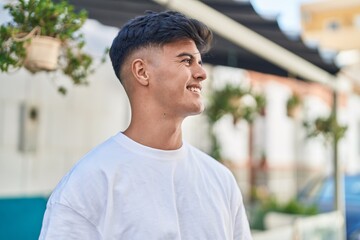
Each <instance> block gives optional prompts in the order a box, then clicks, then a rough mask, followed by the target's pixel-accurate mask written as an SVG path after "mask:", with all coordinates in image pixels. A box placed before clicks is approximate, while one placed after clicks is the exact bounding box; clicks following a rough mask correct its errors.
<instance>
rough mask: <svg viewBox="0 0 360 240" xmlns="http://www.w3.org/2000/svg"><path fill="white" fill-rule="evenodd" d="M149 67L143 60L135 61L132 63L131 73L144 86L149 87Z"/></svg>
mask: <svg viewBox="0 0 360 240" xmlns="http://www.w3.org/2000/svg"><path fill="white" fill-rule="evenodd" d="M146 67H147V65H146V63H145V61H144V60H143V59H140V58H137V59H134V60H133V61H132V63H131V72H132V74H133V76H134V78H135V79H136V80H137V81H138V82H139V83H140V84H141V85H143V86H147V85H149V75H148V73H147V68H146Z"/></svg>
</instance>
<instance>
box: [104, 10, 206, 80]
mask: <svg viewBox="0 0 360 240" xmlns="http://www.w3.org/2000/svg"><path fill="white" fill-rule="evenodd" d="M181 39H192V40H193V41H194V42H195V44H196V46H197V48H198V49H199V51H200V52H201V53H205V52H207V51H208V50H209V49H210V42H211V40H212V33H211V31H210V29H209V28H208V27H207V26H206V25H205V24H203V23H202V22H200V21H198V20H196V19H192V18H187V17H185V16H184V15H183V14H181V13H179V12H175V11H165V12H160V13H156V12H147V13H146V14H145V15H143V16H139V17H136V18H134V19H132V20H130V21H128V22H127V23H126V24H125V25H124V26H123V27H122V29H121V30H120V31H119V33H118V35H117V36H116V37H115V39H114V40H113V43H112V45H111V48H110V52H109V55H110V58H111V61H112V65H113V68H114V71H115V74H116V76H117V78H118V79H119V80H120V82H121V79H120V71H121V66H122V64H123V63H124V60H125V59H126V57H127V56H129V55H130V54H131V53H132V52H133V51H134V50H136V49H139V48H142V47H148V46H152V45H157V46H163V45H164V44H166V43H171V42H174V41H177V40H181Z"/></svg>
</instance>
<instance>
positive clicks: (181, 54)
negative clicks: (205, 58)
mask: <svg viewBox="0 0 360 240" xmlns="http://www.w3.org/2000/svg"><path fill="white" fill-rule="evenodd" d="M195 54H200V53H195ZM200 56H201V55H200ZM176 57H190V58H191V59H195V57H194V55H193V54H191V53H187V52H183V53H180V54H179V55H177V56H176ZM199 63H202V60H201V58H200V60H199Z"/></svg>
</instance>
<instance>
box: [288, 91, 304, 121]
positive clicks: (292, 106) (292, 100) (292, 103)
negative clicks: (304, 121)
mask: <svg viewBox="0 0 360 240" xmlns="http://www.w3.org/2000/svg"><path fill="white" fill-rule="evenodd" d="M301 104H302V102H301V98H300V96H299V95H297V94H293V95H291V97H289V99H288V100H287V102H286V114H287V115H288V117H290V118H295V117H297V116H298V114H299V111H300V107H301Z"/></svg>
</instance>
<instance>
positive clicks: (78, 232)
mask: <svg viewBox="0 0 360 240" xmlns="http://www.w3.org/2000/svg"><path fill="white" fill-rule="evenodd" d="M39 239H40V240H43V239H71V240H72V239H82V240H83V239H101V236H100V233H99V231H98V230H97V228H96V226H95V225H94V224H92V223H91V222H90V221H89V220H88V219H86V218H85V217H83V216H82V215H80V214H79V213H77V212H76V211H75V210H73V209H71V208H70V207H67V206H65V205H62V204H59V203H54V204H48V206H47V209H46V212H45V215H44V220H43V225H42V228H41V233H40V237H39Z"/></svg>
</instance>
